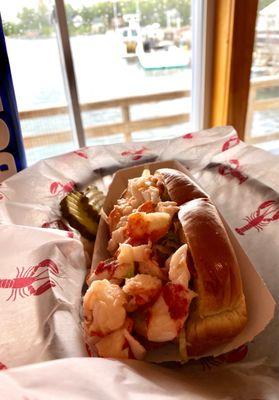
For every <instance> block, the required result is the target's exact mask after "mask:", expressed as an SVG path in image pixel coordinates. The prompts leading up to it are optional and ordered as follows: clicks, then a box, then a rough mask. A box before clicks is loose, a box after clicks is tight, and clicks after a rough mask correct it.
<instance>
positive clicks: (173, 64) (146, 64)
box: [137, 44, 190, 70]
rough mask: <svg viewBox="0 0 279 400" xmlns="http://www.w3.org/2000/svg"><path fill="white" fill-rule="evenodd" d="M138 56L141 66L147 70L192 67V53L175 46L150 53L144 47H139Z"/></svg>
mask: <svg viewBox="0 0 279 400" xmlns="http://www.w3.org/2000/svg"><path fill="white" fill-rule="evenodd" d="M137 56H138V60H139V63H140V65H141V66H142V67H143V68H144V69H145V70H152V69H164V68H186V67H188V66H190V53H189V52H186V51H185V49H184V48H181V47H177V46H176V45H174V44H168V45H164V46H162V47H159V48H157V49H151V50H150V51H149V52H145V51H144V50H143V48H142V47H138V49H137Z"/></svg>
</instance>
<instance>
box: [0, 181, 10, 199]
mask: <svg viewBox="0 0 279 400" xmlns="http://www.w3.org/2000/svg"><path fill="white" fill-rule="evenodd" d="M0 186H2V184H1V183H0ZM4 197H6V199H8V197H7V196H6V195H5V193H3V192H0V200H3V199H4Z"/></svg>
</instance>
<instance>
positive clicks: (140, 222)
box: [127, 212, 171, 242]
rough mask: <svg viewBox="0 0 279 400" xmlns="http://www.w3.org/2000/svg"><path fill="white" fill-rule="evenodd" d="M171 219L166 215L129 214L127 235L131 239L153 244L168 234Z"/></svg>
mask: <svg viewBox="0 0 279 400" xmlns="http://www.w3.org/2000/svg"><path fill="white" fill-rule="evenodd" d="M170 222H171V218H170V216H169V214H167V213H161V212H154V213H150V214H147V213H144V212H136V213H134V214H130V215H129V217H128V222H127V235H128V236H129V237H131V238H133V239H137V240H143V241H148V240H151V241H152V242H155V241H157V240H159V239H160V238H161V237H163V236H165V234H166V233H167V232H168V229H169V225H170Z"/></svg>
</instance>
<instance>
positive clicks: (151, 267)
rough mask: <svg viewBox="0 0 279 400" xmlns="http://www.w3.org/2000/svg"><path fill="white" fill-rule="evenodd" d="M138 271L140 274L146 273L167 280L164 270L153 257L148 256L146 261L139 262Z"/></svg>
mask: <svg viewBox="0 0 279 400" xmlns="http://www.w3.org/2000/svg"><path fill="white" fill-rule="evenodd" d="M138 271H139V272H140V273H141V274H148V275H151V276H156V277H157V278H159V279H162V280H167V279H166V278H167V277H166V275H167V274H166V272H165V271H164V270H163V269H161V268H160V266H159V263H158V262H157V261H156V260H155V258H150V259H148V260H146V261H142V262H139V267H138Z"/></svg>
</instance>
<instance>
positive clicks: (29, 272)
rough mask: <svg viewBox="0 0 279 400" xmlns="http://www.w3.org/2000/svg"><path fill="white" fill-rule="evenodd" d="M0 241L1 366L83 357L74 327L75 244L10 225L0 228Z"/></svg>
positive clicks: (77, 294)
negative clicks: (1, 257) (0, 258)
mask: <svg viewBox="0 0 279 400" xmlns="http://www.w3.org/2000/svg"><path fill="white" fill-rule="evenodd" d="M0 236H1V246H3V247H1V250H2V249H5V251H6V256H5V266H3V265H1V274H0V277H1V279H0V303H1V304H2V305H3V306H2V307H1V330H0V360H1V363H2V364H3V365H7V366H10V365H11V364H12V365H13V366H20V365H22V364H28V363H33V362H40V361H47V360H51V359H53V358H61V357H68V356H69V354H71V355H72V356H84V355H86V351H85V347H84V345H83V344H82V334H81V329H80V326H79V323H78V321H79V309H80V302H81V287H82V284H83V282H84V278H85V259H84V255H83V251H82V245H81V243H80V241H79V240H77V238H76V239H73V238H72V237H69V235H68V234H67V232H64V231H58V230H51V229H38V228H30V227H24V226H15V225H7V226H4V225H3V226H0ZM34 238H35V240H34ZM15 239H16V240H15ZM20 243H24V246H22V247H20V246H19V244H20ZM0 369H1V366H0Z"/></svg>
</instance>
